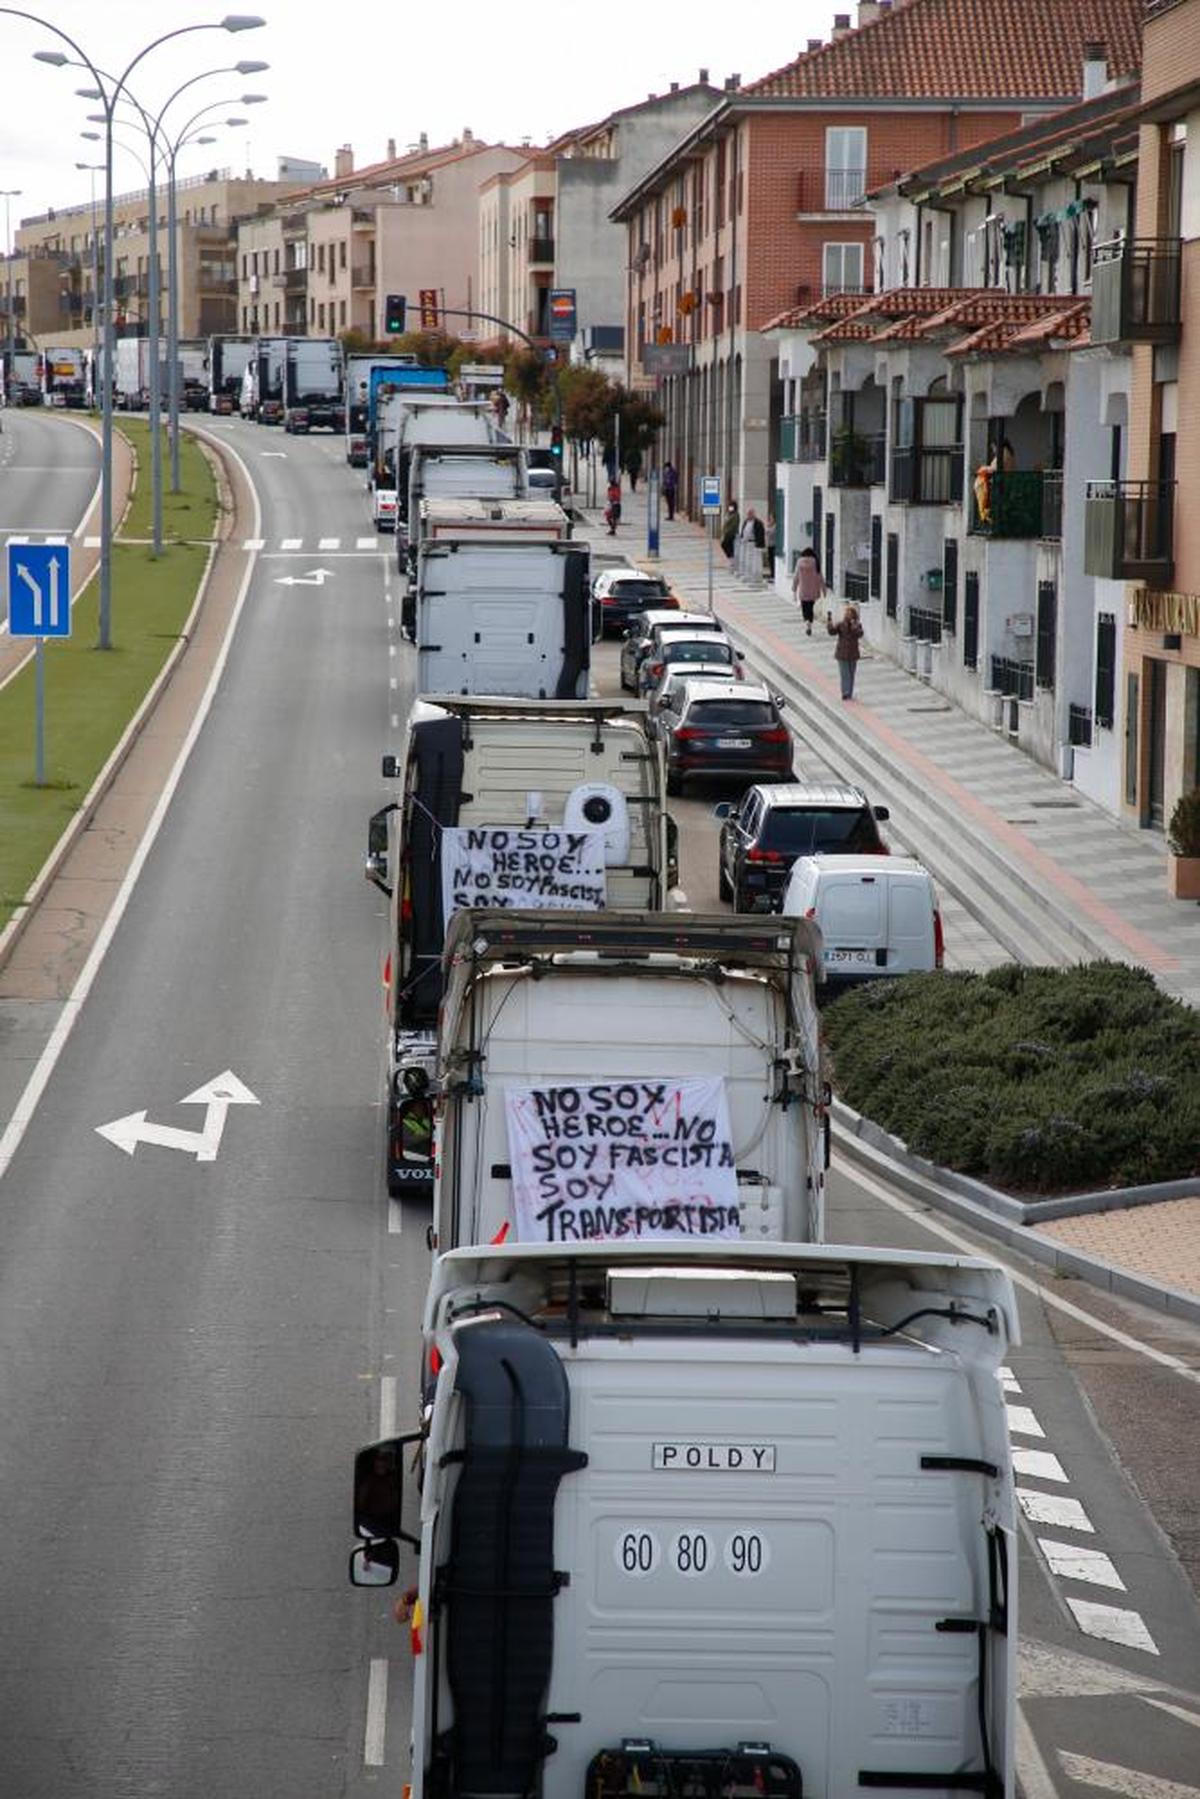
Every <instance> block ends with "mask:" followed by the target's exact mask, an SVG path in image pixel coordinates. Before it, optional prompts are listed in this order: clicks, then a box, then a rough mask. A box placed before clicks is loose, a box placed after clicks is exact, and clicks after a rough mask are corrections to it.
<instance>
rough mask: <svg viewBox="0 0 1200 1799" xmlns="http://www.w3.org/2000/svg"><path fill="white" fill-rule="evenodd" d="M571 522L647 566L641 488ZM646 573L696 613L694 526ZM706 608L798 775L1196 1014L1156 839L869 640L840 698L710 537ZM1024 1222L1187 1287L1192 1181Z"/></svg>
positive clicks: (700, 561)
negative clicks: (662, 579) (780, 733)
mask: <svg viewBox="0 0 1200 1799" xmlns="http://www.w3.org/2000/svg"><path fill="white" fill-rule="evenodd" d="M582 516H583V518H584V520H585V523H584V524H583V525H582V526H581V527H580V528H579V533H578V534H579V535H580V536H582V537H584V538H586V539H587V540H588V541H590V542H592V543H593V545H594V547H595V549H596V551H597V552H603V553H604V554H605V555H607V556H611V555H612V554H613V553H614V552H619V553H620V554H622V555H624V556H627V557H628V558H629V560H630V561H634V562H639V563H643V564H645V562H646V556H645V549H646V523H645V518H646V507H645V500H644V498H643V496H642V495H641V494H640V493H639V494H635V495H629V494H626V496H625V505H624V516H623V519H622V523H621V526H620V529H619V531H618V533H617V536H616V537H615V538H613V537H609V536H608V535H607V532H606V530H605V528H604V525H603V522H602V520H601V518H600V515H599V513H585V514H583V515H582ZM658 567H659V569H660V570H661V572H662V573H663V574H664V575H666V577H667V578H668V580H669V581H670V583H671V586H672V588H673V590H674V591H675V592H676V593H677V594H678V595H679V597H680V599H681V600H682V601H683V602H684V603H685V604H686V605H688V606H693V607H696V608H698V609H700V610H703V609H704V608H705V606H706V605H707V598H708V574H707V569H708V546H707V544H706V541H705V535H704V532H703V530H702V528H701V527H700V526H698V525H694V524H692V523H691V522H689V521H687V520H683V519H676V520H674V521H672V522H670V523H668V522H667V519H666V514H665V511H664V512H663V515H662V521H661V526H660V555H659V560H658ZM713 602H714V606H715V609H716V610H717V611H718V612H719V614H720V615H721V617H722V619H723V620H724V621H725V623H726V625H727V627H728V628H729V630H730V632H731V634H732V635H733V636H734V637H735V639H737V640H738V641H739V642H740V643H742V644H743V645H744V646H745V648H746V650H747V651H748V652H749V654H750V657H751V659H752V661H753V662H755V663H757V665H758V667H759V668H760V669H762V670H763V671H764V672H766V671H769V673H770V677H771V680H772V683H773V684H774V683H776V682H777V683H778V684H779V685H780V687H781V688H782V690H783V692H784V693H785V695H786V696H787V698H788V700H789V703H790V706H791V711H790V712H789V720H790V722H792V724H793V728H794V729H795V730H796V732H797V735H798V737H799V739H800V744H801V757H800V762H801V766H802V768H803V769H804V771H805V772H806V773H813V772H817V771H816V769H815V768H814V757H815V759H816V760H817V761H819V762H822V763H824V762H827V763H828V765H829V766H831V767H833V768H835V769H838V770H839V772H841V773H842V774H843V776H845V777H848V778H851V779H854V780H856V781H861V782H862V783H863V784H864V785H865V786H866V787H867V788H868V790H869V791H870V793H871V797H872V798H873V799H876V800H880V799H882V800H885V801H887V802H888V803H889V804H890V805H892V807H893V812H894V813H895V814H896V815H897V819H898V822H899V823H900V824H901V833H900V834H901V835H902V836H903V837H906V838H912V837H913V836H919V837H921V839H922V842H923V854H924V855H925V859H927V860H928V861H929V862H930V865H931V867H933V871H934V874H935V876H937V877H938V879H939V881H942V882H944V883H946V884H947V885H949V886H950V887H951V888H952V889H958V890H959V897H960V898H968V899H969V900H970V901H971V902H972V903H973V904H975V905H977V906H978V907H979V908H980V909H981V912H982V913H983V914H984V916H986V917H987V918H988V920H989V923H990V926H991V928H992V930H993V932H994V934H995V935H996V936H997V937H998V938H999V940H1000V941H1002V942H1004V941H1006V942H1007V943H1008V946H1009V948H1010V950H1012V949H1014V947H1015V946H1018V945H1019V946H1020V947H1021V948H1022V949H1023V950H1025V951H1026V952H1032V959H1033V960H1037V961H1046V962H1052V961H1053V962H1064V961H1071V960H1075V961H1083V960H1088V959H1093V958H1100V957H1103V958H1109V959H1112V960H1117V961H1125V962H1130V963H1135V964H1139V965H1141V966H1143V967H1146V968H1148V969H1150V970H1151V972H1152V973H1153V974H1154V975H1155V977H1156V978H1157V980H1158V982H1159V984H1160V985H1161V986H1162V987H1163V989H1164V990H1165V991H1166V992H1168V993H1171V994H1173V995H1174V996H1175V997H1177V998H1179V999H1181V1000H1183V1001H1185V1002H1186V1003H1187V1004H1189V1005H1193V1006H1200V906H1194V905H1187V904H1183V903H1180V902H1179V901H1175V900H1171V899H1170V898H1168V895H1167V875H1166V849H1165V846H1164V844H1163V842H1162V839H1161V838H1160V837H1158V836H1156V835H1154V834H1152V833H1149V832H1138V831H1135V830H1133V829H1131V828H1129V827H1128V826H1126V825H1124V824H1122V823H1119V822H1118V821H1117V820H1116V819H1114V818H1112V817H1110V816H1109V815H1108V814H1107V813H1105V812H1103V811H1102V810H1101V809H1100V808H1099V807H1098V806H1096V805H1095V804H1094V803H1093V802H1092V801H1090V800H1088V799H1086V798H1085V797H1084V796H1083V795H1082V794H1080V793H1078V792H1077V791H1076V790H1075V789H1074V788H1073V787H1071V786H1070V785H1069V784H1067V783H1065V782H1063V781H1061V780H1060V779H1059V778H1058V777H1057V776H1056V775H1055V774H1053V773H1052V772H1051V771H1050V770H1048V769H1044V768H1042V767H1040V766H1039V765H1038V764H1037V763H1035V762H1033V761H1032V760H1031V759H1030V758H1029V757H1028V756H1026V755H1025V754H1024V753H1023V752H1022V751H1020V750H1018V749H1016V748H1015V747H1014V746H1013V745H1012V744H1010V743H1009V742H1008V741H1007V739H1006V738H1004V737H1003V736H1001V735H1000V734H999V733H997V732H993V731H992V730H990V729H989V728H988V726H987V725H985V724H982V723H980V722H979V721H978V720H975V719H972V718H969V717H968V716H967V715H966V714H965V713H963V712H961V711H960V710H959V709H958V708H957V707H955V706H953V705H952V704H951V703H950V702H949V701H948V700H945V699H944V698H943V696H942V695H940V694H939V693H937V691H936V690H935V689H933V688H931V687H930V685H929V684H928V683H927V682H924V681H922V680H920V679H919V678H918V677H917V676H916V675H912V674H909V673H907V672H906V671H905V670H904V669H902V668H900V667H898V666H897V665H896V664H895V663H893V662H891V661H889V660H888V659H886V658H885V657H883V656H882V655H879V656H873V655H872V654H871V652H870V645H869V639H868V642H867V643H866V644H865V646H864V648H865V652H866V653H865V655H864V660H863V662H862V664H861V665H860V667H859V672H858V678H857V682H856V686H855V697H854V699H853V701H852V702H850V703H849V704H845V703H843V702H842V701H841V698H840V694H839V690H838V681H837V675H836V671H835V666H834V661H833V654H832V646H831V644H830V641H829V638H828V636H827V634H826V633H825V631H824V627H823V625H821V624H818V626H817V628H816V629H815V630H814V633H813V635H812V637H808V636H806V635H805V633H804V630H803V627H802V625H801V621H800V616H799V612H798V609H797V608H796V606H795V605H794V604H793V603H792V602H791V600H790V599H787V600H785V599H783V598H781V597H780V596H779V595H778V594H776V593H774V592H773V591H772V590H771V589H770V588H768V587H766V586H763V587H761V588H755V587H751V586H750V585H749V583H748V582H746V581H744V580H742V579H741V578H740V577H739V576H738V575H737V574H736V572H735V571H734V569H733V568H732V565H731V564H729V563H728V562H727V561H726V559H725V557H724V556H723V555H722V553H721V551H720V548H719V546H715V551H714V557H713ZM842 603H843V602H841V601H840V600H838V601H836V602H835V605H837V606H840V605H841V604H842ZM866 623H867V629H868V633H869V630H870V620H869V617H868V619H867V621H866ZM806 749H808V750H810V751H812V754H807V753H805V752H806ZM1038 1232H1039V1234H1044V1235H1047V1236H1052V1237H1054V1238H1055V1239H1056V1240H1057V1241H1059V1242H1061V1243H1064V1244H1070V1246H1071V1247H1072V1248H1073V1249H1077V1250H1079V1251H1081V1252H1083V1253H1084V1254H1088V1255H1094V1256H1096V1257H1097V1258H1099V1259H1100V1260H1102V1261H1105V1262H1111V1263H1114V1264H1116V1265H1119V1266H1121V1267H1124V1268H1128V1269H1130V1270H1134V1271H1137V1272H1138V1273H1141V1274H1143V1275H1147V1276H1149V1277H1150V1278H1151V1279H1155V1280H1158V1281H1160V1282H1162V1283H1163V1284H1165V1285H1169V1286H1172V1287H1176V1288H1181V1289H1183V1290H1184V1291H1187V1292H1192V1293H1196V1294H1200V1183H1198V1190H1197V1197H1195V1198H1189V1199H1182V1200H1180V1199H1176V1200H1172V1201H1167V1202H1160V1203H1159V1204H1155V1205H1148V1206H1140V1207H1133V1208H1130V1209H1128V1210H1125V1211H1116V1212H1112V1211H1110V1212H1103V1213H1095V1214H1087V1215H1083V1216H1080V1217H1074V1218H1069V1219H1062V1220H1058V1221H1056V1222H1055V1223H1053V1224H1045V1225H1041V1226H1039V1227H1038Z"/></svg>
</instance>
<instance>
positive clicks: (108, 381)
mask: <svg viewBox="0 0 1200 1799" xmlns="http://www.w3.org/2000/svg"><path fill="white" fill-rule="evenodd" d="M0 14H4V15H7V16H8V17H9V18H15V19H28V20H30V22H31V23H32V24H34V25H39V26H41V28H42V29H43V30H44V31H49V32H50V33H51V34H52V35H53V36H54V37H56V38H57V39H58V40H59V42H60V43H63V44H66V45H67V46H68V47H69V48H70V49H71V50H73V51H74V52H75V55H76V56H77V57H78V58H79V59H80V61H81V62H83V64H84V65H85V67H86V68H88V69H89V70H90V72H91V75H92V79H93V80H94V82H95V83H96V87H97V89H98V90H99V92H100V94H101V95H102V96H103V106H104V123H105V132H104V359H103V360H104V369H103V377H104V382H103V388H102V397H103V405H102V407H101V415H100V416H101V432H100V463H101V476H100V482H101V485H100V605H99V637H98V647H99V648H100V649H102V650H108V649H111V648H112V436H113V404H112V365H113V356H114V351H113V345H114V332H113V256H112V244H113V192H112V163H113V154H112V153H113V142H112V125H113V113H114V110H115V108H116V104H117V101H118V100H119V99H120V97H121V94H122V93H123V92H124V91H125V84H126V82H127V81H128V80H129V77H130V76H131V75H132V73H133V71H134V69H135V68H136V67H137V65H138V64H139V63H140V62H141V61H142V60H143V58H144V57H146V56H148V55H149V54H150V52H151V51H152V50H156V49H157V48H158V47H159V45H160V44H165V43H168V42H169V41H170V40H171V39H173V38H177V37H186V36H187V35H188V34H189V33H191V32H195V31H252V30H254V29H256V28H257V27H258V26H260V25H263V24H265V22H266V21H265V20H263V19H261V18H259V17H258V16H257V15H256V14H250V13H229V14H227V15H226V17H225V18H224V19H218V20H212V21H209V22H207V23H205V24H200V25H181V26H179V27H178V28H177V29H176V30H174V31H166V32H163V34H162V35H161V36H160V37H156V38H154V39H152V40H151V42H150V43H148V44H146V45H144V46H143V48H142V49H141V50H139V51H138V53H137V55H136V56H135V57H134V58H133V59H132V61H131V62H130V63H129V64H128V65H127V67H126V68H125V71H124V73H123V74H122V75H121V77H120V78H119V80H118V81H117V82H116V83H115V85H114V86H113V87H112V88H111V89H106V88H105V86H104V82H103V80H102V78H101V76H100V72H99V70H98V69H97V68H96V66H95V64H94V63H93V62H92V61H91V59H90V57H88V56H87V55H86V53H85V52H84V51H83V50H82V49H81V48H80V46H79V44H77V43H76V41H75V39H74V38H73V37H71V36H69V35H68V33H67V32H65V31H63V30H62V29H61V28H60V27H59V26H57V25H53V24H51V22H50V21H49V20H48V19H43V18H41V17H40V16H39V15H38V14H37V13H31V12H24V11H22V10H21V9H19V8H17V7H13V6H4V7H0ZM34 56H35V59H36V60H37V61H38V62H47V63H51V64H53V65H55V66H57V67H60V68H61V67H63V66H64V65H65V64H66V63H68V62H69V61H70V60H71V59H70V58H69V57H67V56H64V55H63V53H62V52H61V51H55V50H38V51H35V52H34Z"/></svg>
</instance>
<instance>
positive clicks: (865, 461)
mask: <svg viewBox="0 0 1200 1799" xmlns="http://www.w3.org/2000/svg"><path fill="white" fill-rule="evenodd" d="M886 475H887V439H886V437H885V436H884V433H883V432H882V431H871V432H865V431H850V430H841V431H835V432H834V433H833V441H832V443H831V444H830V446H829V485H830V486H831V487H874V486H876V485H877V484H879V483H882V482H883V481H884V480H885V479H886Z"/></svg>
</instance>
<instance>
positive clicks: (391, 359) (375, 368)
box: [345, 350, 447, 468]
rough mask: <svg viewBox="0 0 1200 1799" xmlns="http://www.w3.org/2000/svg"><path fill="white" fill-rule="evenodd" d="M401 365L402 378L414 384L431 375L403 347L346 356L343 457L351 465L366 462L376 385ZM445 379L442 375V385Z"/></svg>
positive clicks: (394, 375)
mask: <svg viewBox="0 0 1200 1799" xmlns="http://www.w3.org/2000/svg"><path fill="white" fill-rule="evenodd" d="M401 369H403V370H405V371H406V374H405V379H406V381H410V382H412V383H413V384H414V385H417V384H419V383H421V382H423V380H424V379H427V378H429V377H433V376H434V375H435V371H434V370H432V369H419V368H418V364H417V359H416V357H415V356H414V355H412V354H411V353H410V352H407V351H400V350H397V351H394V352H391V353H387V352H381V351H373V350H365V351H355V352H354V353H353V354H351V355H349V356H347V357H346V419H345V423H346V461H347V462H348V463H349V464H350V467H351V468H368V467H369V466H370V461H371V456H370V445H371V436H372V434H373V432H374V429H375V417H374V414H375V408H376V405H377V402H378V397H379V389H380V387H381V386H382V385H383V384H384V382H386V381H387V380H388V379H389V378H391V379H395V378H396V377H397V375H398V373H399V371H400V370H401ZM414 371H415V373H414ZM437 373H438V374H441V371H437ZM446 379H447V378H446V377H445V376H444V375H442V377H441V382H442V385H443V386H445V384H446Z"/></svg>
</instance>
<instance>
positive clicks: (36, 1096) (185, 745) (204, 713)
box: [0, 445, 262, 1180]
mask: <svg viewBox="0 0 1200 1799" xmlns="http://www.w3.org/2000/svg"><path fill="white" fill-rule="evenodd" d="M225 447H226V449H227V450H228V452H229V454H230V455H231V456H232V457H233V458H234V459H235V461H236V462H237V463H238V466H239V467H240V468H241V471H242V474H243V475H244V477H245V480H246V485H247V486H248V487H249V489H250V495H251V498H252V499H253V501H254V529H255V531H256V532H257V531H259V530H261V529H262V509H261V507H260V506H259V501H258V493H257V490H256V489H255V486H254V482H253V481H252V480H251V478H250V470H249V469H248V468H247V467H246V464H245V462H244V461H243V460H242V458H241V457H240V456H239V455H238V453H237V451H236V450H235V449H234V448H233V447H232V445H226V446H225ZM254 562H255V558H254V557H253V556H251V557H250V559H249V560H248V562H247V563H246V566H245V568H244V569H243V570H242V582H241V586H240V587H239V589H238V596H237V599H236V600H235V602H234V607H233V612H232V614H231V616H230V620H229V625H228V627H227V629H226V632H225V641H224V643H222V645H221V648H220V650H219V651H218V652H217V659H216V661H215V663H214V664H213V670H212V673H211V675H210V676H209V678H208V685H207V687H206V688H205V689H204V692H203V694H202V695H201V698H200V703H199V705H198V706H197V708H196V716H195V717H194V718H193V720H192V722H191V725H190V726H189V727H188V733H187V736H186V737H185V738H184V740H183V742H182V744H181V745H180V747H179V754H178V755H177V756H176V758H175V762H174V765H173V767H172V769H171V772H170V774H169V775H168V776H167V780H166V784H165V786H164V787H163V790H162V792H161V793H160V794H159V796H158V802H157V804H156V805H155V808H154V810H153V812H152V813H151V814H150V817H149V819H148V820H147V822H146V829H145V830H144V831H143V833H142V839H141V842H140V843H139V844H138V846H137V849H136V850H135V851H134V853H133V860H132V861H131V862H130V864H129V867H128V868H127V869H126V871H125V878H124V880H123V881H122V882H121V885H120V886H119V887H118V889H117V891H116V894H115V896H114V898H113V902H112V907H111V909H110V911H109V914H108V917H107V918H106V919H105V920H104V923H103V924H102V925H101V927H100V929H99V931H98V932H97V933H96V940H95V942H94V943H93V944H92V947H91V950H90V952H89V954H88V958H87V961H86V962H85V963H84V965H83V967H82V968H81V969H80V971H79V979H78V980H77V981H76V982H75V985H74V987H73V988H72V989H71V991H70V993H69V994H68V995H67V998H66V999H65V1000H64V1001H63V1008H62V1011H61V1012H60V1013H59V1015H58V1022H57V1023H56V1024H55V1026H54V1029H53V1031H51V1033H50V1037H49V1040H48V1042H47V1044H46V1047H45V1049H44V1050H43V1051H42V1053H41V1055H40V1056H39V1057H38V1059H37V1062H36V1063H35V1065H34V1069H33V1073H32V1074H31V1075H30V1077H29V1079H28V1080H27V1081H26V1083H25V1086H24V1089H23V1091H22V1093H21V1096H20V1098H19V1099H18V1100H17V1103H16V1105H15V1106H14V1108H13V1112H12V1116H11V1117H10V1119H9V1121H8V1125H7V1127H6V1129H5V1131H4V1134H3V1136H0V1180H3V1179H4V1176H5V1173H6V1172H7V1170H8V1166H9V1164H10V1163H11V1161H12V1159H13V1157H14V1156H15V1155H16V1153H17V1150H18V1149H19V1147H20V1144H21V1140H22V1138H23V1137H24V1135H25V1132H26V1131H27V1130H28V1129H29V1126H30V1124H31V1123H32V1121H33V1117H34V1114H35V1112H36V1111H37V1108H38V1104H39V1102H40V1100H41V1097H42V1094H43V1093H44V1092H45V1091H46V1087H47V1084H48V1082H49V1080H50V1076H51V1075H52V1074H53V1073H54V1069H55V1066H56V1064H57V1062H58V1058H59V1057H60V1056H61V1055H62V1052H63V1050H64V1049H65V1047H66V1044H67V1039H68V1038H69V1037H70V1035H71V1032H72V1030H73V1029H74V1028H75V1021H76V1020H77V1018H78V1017H79V1014H80V1012H81V1011H82V1010H83V1007H84V1004H85V1002H86V1000H87V996H88V994H89V993H90V992H91V990H92V987H93V985H94V983H95V980H96V976H97V975H98V974H99V972H100V968H101V964H102V963H103V961H104V958H105V956H106V955H107V954H108V947H109V944H110V943H111V942H112V940H113V938H114V936H115V935H116V932H117V927H118V925H119V924H120V922H121V920H122V918H123V917H124V916H125V910H126V907H127V906H128V905H129V901H130V899H131V898H132V897H133V890H134V888H135V887H136V886H137V883H138V881H139V879H140V878H141V873H142V869H143V868H144V867H145V865H146V858H147V857H148V856H149V854H150V851H151V850H152V849H153V848H154V842H155V839H156V838H157V836H158V833H159V832H160V831H161V829H162V826H163V820H164V819H165V818H166V816H167V809H168V807H169V806H170V804H171V801H172V800H173V799H174V797H175V789H176V788H177V787H178V786H179V783H180V781H181V780H182V779H183V771H184V769H185V768H186V767H187V762H188V757H189V756H190V755H191V753H192V750H193V749H194V748H195V744H196V739H197V738H198V737H199V735H200V732H201V730H202V729H203V727H204V722H205V720H206V719H207V717H208V715H209V712H210V711H211V710H212V703H213V700H214V699H215V698H216V692H217V688H218V686H219V684H220V680H221V676H222V675H223V674H224V672H225V664H226V662H227V661H228V660H229V652H230V649H231V648H232V646H233V639H234V634H235V632H236V630H237V625H238V620H239V619H240V618H241V616H242V607H243V606H244V605H245V603H246V595H247V594H248V593H249V591H250V582H251V580H252V579H253V576H254Z"/></svg>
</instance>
